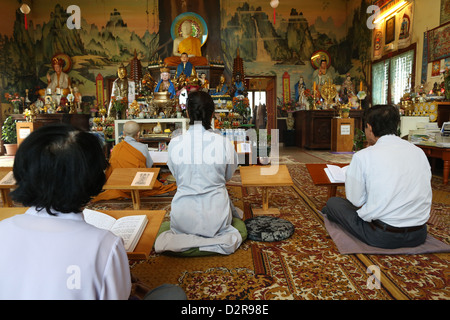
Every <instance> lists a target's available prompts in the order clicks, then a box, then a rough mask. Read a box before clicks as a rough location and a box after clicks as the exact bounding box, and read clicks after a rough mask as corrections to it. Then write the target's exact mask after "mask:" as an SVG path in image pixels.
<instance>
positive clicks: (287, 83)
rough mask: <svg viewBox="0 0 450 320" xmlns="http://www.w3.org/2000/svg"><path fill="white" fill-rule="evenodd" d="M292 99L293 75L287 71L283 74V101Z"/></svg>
mask: <svg viewBox="0 0 450 320" xmlns="http://www.w3.org/2000/svg"><path fill="white" fill-rule="evenodd" d="M290 100H291V76H290V75H289V73H287V71H286V72H285V73H284V74H283V101H284V102H289V101H290Z"/></svg>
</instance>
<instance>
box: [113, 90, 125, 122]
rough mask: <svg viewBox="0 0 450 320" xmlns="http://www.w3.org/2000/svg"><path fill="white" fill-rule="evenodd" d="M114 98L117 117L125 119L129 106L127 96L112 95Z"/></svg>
mask: <svg viewBox="0 0 450 320" xmlns="http://www.w3.org/2000/svg"><path fill="white" fill-rule="evenodd" d="M111 99H112V106H113V108H114V111H116V119H118V120H119V119H123V118H124V115H125V109H126V108H127V104H128V101H127V98H126V97H123V98H121V97H114V96H113V97H111Z"/></svg>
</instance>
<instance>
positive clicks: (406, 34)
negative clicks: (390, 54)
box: [395, 2, 414, 49]
mask: <svg viewBox="0 0 450 320" xmlns="http://www.w3.org/2000/svg"><path fill="white" fill-rule="evenodd" d="M413 6H414V2H412V3H411V4H410V5H408V6H406V7H405V8H404V9H402V10H401V11H400V12H398V13H397V14H396V15H395V17H396V20H397V21H396V23H395V24H396V25H397V26H398V27H397V28H396V29H397V30H396V32H398V37H397V39H398V46H397V47H398V48H399V49H401V48H406V47H408V46H409V45H410V44H411V37H412V27H413V14H414V7H413Z"/></svg>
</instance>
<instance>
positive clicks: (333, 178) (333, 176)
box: [324, 164, 348, 183]
mask: <svg viewBox="0 0 450 320" xmlns="http://www.w3.org/2000/svg"><path fill="white" fill-rule="evenodd" d="M347 168H348V166H345V167H342V168H341V167H339V166H335V165H332V164H327V167H326V168H324V170H325V173H326V174H327V176H328V179H330V182H333V183H339V182H345V173H346V172H347Z"/></svg>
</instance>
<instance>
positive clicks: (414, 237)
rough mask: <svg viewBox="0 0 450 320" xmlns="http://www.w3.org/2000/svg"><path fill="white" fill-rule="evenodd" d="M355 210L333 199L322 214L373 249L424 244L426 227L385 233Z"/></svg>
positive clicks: (347, 203) (328, 202)
mask: <svg viewBox="0 0 450 320" xmlns="http://www.w3.org/2000/svg"><path fill="white" fill-rule="evenodd" d="M356 210H358V208H357V207H355V206H354V205H353V204H352V203H351V202H350V201H348V200H347V199H344V198H339V197H333V198H330V199H328V201H327V204H326V206H325V207H323V209H322V213H323V214H325V215H326V216H327V218H328V220H330V221H333V222H335V223H338V224H340V225H341V226H342V227H343V228H344V229H345V230H347V231H348V232H350V233H351V234H352V235H353V236H355V237H356V238H358V239H359V240H361V241H362V242H364V243H366V244H368V245H370V246H373V247H378V248H385V249H395V248H402V247H416V246H418V245H421V244H423V243H424V242H425V239H426V237H427V227H426V225H424V227H423V228H421V229H419V230H416V231H410V232H404V233H396V232H391V231H386V230H383V229H381V228H379V227H375V226H374V225H373V224H371V223H369V222H367V221H364V220H363V219H361V218H360V217H359V216H358V213H357V212H356Z"/></svg>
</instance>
